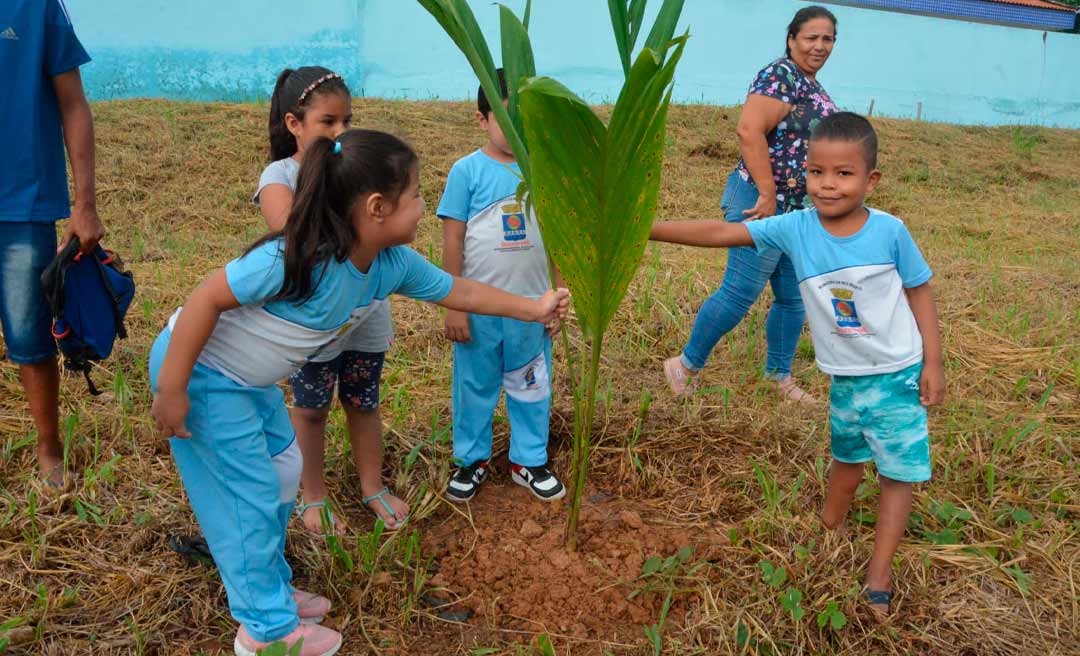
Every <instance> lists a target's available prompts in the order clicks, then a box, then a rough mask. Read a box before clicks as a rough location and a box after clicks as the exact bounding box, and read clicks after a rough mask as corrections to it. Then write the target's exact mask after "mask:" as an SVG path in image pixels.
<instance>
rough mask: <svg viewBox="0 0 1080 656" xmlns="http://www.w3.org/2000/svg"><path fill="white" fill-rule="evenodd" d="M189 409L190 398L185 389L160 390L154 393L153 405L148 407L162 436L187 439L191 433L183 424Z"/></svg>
mask: <svg viewBox="0 0 1080 656" xmlns="http://www.w3.org/2000/svg"><path fill="white" fill-rule="evenodd" d="M189 410H191V400H190V399H188V395H187V390H181V391H179V392H164V391H162V392H158V393H157V394H155V395H154V405H153V406H152V407H151V409H150V415H151V416H152V417H153V418H154V423H155V424H156V425H157V429H158V432H159V433H161V435H162V437H179V438H183V439H187V438H189V437H191V433H190V432H188V429H187V427H185V426H184V419H185V418H186V417H187V415H188V411H189Z"/></svg>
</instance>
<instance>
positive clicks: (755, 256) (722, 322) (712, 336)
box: [682, 171, 806, 380]
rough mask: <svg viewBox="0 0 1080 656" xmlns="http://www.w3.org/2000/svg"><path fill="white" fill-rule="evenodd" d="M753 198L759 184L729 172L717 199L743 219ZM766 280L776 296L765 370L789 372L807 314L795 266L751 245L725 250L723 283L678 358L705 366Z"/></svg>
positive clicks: (731, 217) (779, 374) (776, 375)
mask: <svg viewBox="0 0 1080 656" xmlns="http://www.w3.org/2000/svg"><path fill="white" fill-rule="evenodd" d="M757 199H758V189H757V186H756V185H755V184H754V183H753V182H752V181H750V180H743V179H742V176H741V175H739V173H738V171H735V172H732V174H731V175H730V176H728V180H727V185H726V186H725V187H724V197H723V199H722V200H721V201H720V209H721V210H722V211H723V212H724V220H725V221H728V222H731V223H740V222H742V221H743V220H744V216H743V210H748V209H750V208H751V207H753V206H754V204H755V203H757ZM766 284H770V285H772V290H773V296H775V300H774V301H773V304H772V308H771V309H770V310H769V318H768V320H767V321H766V322H765V337H766V341H767V344H768V355H767V357H766V360H765V375H766V377H768V378H772V379H776V380H781V379H784V378H787V377H788V376H790V375H791V362H792V360H794V358H795V348H796V346H797V345H798V343H799V335H800V334H801V333H802V326H803V320H804V319H805V316H806V313H805V311H804V310H803V303H802V297H800V296H799V281H798V280H797V278H796V276H795V267H794V266H792V264H791V260H790V259H789V258H788V256H787V255H784V254H783V253H781V252H780V251H777V250H772V249H769V250H764V251H758V250H757V249H755V248H753V247H740V248H732V249H730V251H729V252H728V263H727V268H726V270H725V271H724V282H723V283H722V284H721V285H720V289H718V290H716V291H715V292H714V293H713V295H712V296H710V297H709V298H707V299H705V302H704V303H703V304H702V306H701V309H700V310H698V313H697V318H695V319H694V329H693V331H692V332H691V333H690V341H688V342H687V343H686V347H685V348H683V352H682V363H683V365H684V366H685V367H686V368H687V369H689V370H691V371H699V370H700V369H701V368H702V367H704V366H705V362H706V361H707V360H708V359H709V354H710V353H712V350H713V348H714V347H715V346H716V343H717V342H719V341H720V338H721V337H723V336H724V335H726V334H728V333H729V332H730V331H731V329H732V328H734V327H735V326H737V325H738V324H739V322H740V321H742V319H743V317H745V316H746V314H747V313H748V312H749V311H750V307H751V306H752V305H753V304H754V301H756V300H757V298H758V296H760V295H761V292H762V291H764V290H765V285H766Z"/></svg>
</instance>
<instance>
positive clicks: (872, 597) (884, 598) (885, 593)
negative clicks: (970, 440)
mask: <svg viewBox="0 0 1080 656" xmlns="http://www.w3.org/2000/svg"><path fill="white" fill-rule="evenodd" d="M863 597H865V598H866V601H867V602H868V603H869V604H870V605H871V606H885V607H886V608H889V609H891V607H892V592H890V591H889V590H864V591H863Z"/></svg>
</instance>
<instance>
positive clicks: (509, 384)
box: [453, 314, 551, 467]
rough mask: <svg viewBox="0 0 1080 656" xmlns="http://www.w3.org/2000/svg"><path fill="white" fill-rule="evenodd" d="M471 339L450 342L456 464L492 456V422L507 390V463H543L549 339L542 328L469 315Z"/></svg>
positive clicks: (548, 399)
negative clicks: (508, 417) (452, 347)
mask: <svg viewBox="0 0 1080 656" xmlns="http://www.w3.org/2000/svg"><path fill="white" fill-rule="evenodd" d="M469 330H470V332H471V334H472V340H471V341H469V342H468V343H466V344H454V391H453V401H454V460H455V462H458V463H460V464H462V465H470V464H472V463H474V462H476V461H478V460H487V459H488V458H490V457H491V418H492V414H493V413H494V412H495V406H496V405H498V403H499V392H500V391H501V390H503V389H505V390H506V410H507V414H509V415H510V461H511V462H513V463H515V464H518V465H524V466H526V467H535V466H538V465H543V464H545V463H546V462H547V443H548V423H549V422H550V418H551V375H550V372H551V338H550V337H548V335H547V332H546V330H545V328H544V326H543V325H541V324H538V323H526V322H522V321H516V320H514V319H504V318H502V317H490V316H486V315H478V314H470V315H469Z"/></svg>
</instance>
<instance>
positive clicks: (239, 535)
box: [150, 330, 303, 642]
mask: <svg viewBox="0 0 1080 656" xmlns="http://www.w3.org/2000/svg"><path fill="white" fill-rule="evenodd" d="M169 337H170V332H169V331H168V330H165V331H164V332H163V333H162V334H161V335H160V336H159V337H158V338H157V341H155V342H154V346H153V349H152V350H151V352H150V382H151V385H152V387H153V389H154V390H155V391H156V390H157V376H158V372H159V371H160V369H161V364H162V362H163V361H164V359H165V352H166V350H167V348H168V344H169ZM188 395H189V397H190V399H191V410H190V412H189V413H188V416H187V420H186V426H187V429H188V431H189V432H190V433H191V437H190V438H189V439H179V438H175V437H173V438H170V440H169V445H170V447H171V448H172V453H173V459H174V460H175V461H176V468H177V469H178V470H179V471H180V478H181V480H182V482H183V484H184V489H185V490H186V491H187V495H188V499H190V501H191V507H192V509H193V510H194V511H195V518H196V519H197V520H198V521H199V526H200V527H201V528H202V531H203V535H204V536H205V537H206V543H207V545H208V546H209V547H210V553H211V554H213V556H214V562H215V563H216V564H217V567H218V571H219V572H220V573H221V579H222V581H223V582H224V584H225V591H226V593H227V594H228V597H229V610H230V612H231V613H232V616H233V618H235V619H236V621H237V622H240V623H241V624H242V625H243V626H244V628H246V629H247V631H248V633H249V634H250V635H251V637H252V638H254V639H255V640H258V641H260V642H272V641H274V640H278V639H280V638H282V637H284V636H285V635H287V634H289V633H290V632H292V630H293V629H295V628H296V626H297V624H298V623H299V619H298V617H297V615H296V603H295V602H294V601H293V598H292V593H293V590H294V588H293V587H292V585H291V583H290V581H291V580H292V570H291V569H290V568H289V564H288V563H287V562H285V529H286V525H287V524H288V521H289V516H290V515H291V513H292V509H293V505H294V504H295V503H296V491H297V488H298V487H299V485H300V470H301V468H302V464H303V461H302V459H301V456H300V449H299V447H298V446H297V444H296V438H295V434H294V433H293V428H292V424H291V423H290V422H289V414H288V411H287V409H286V408H285V399H284V396H283V395H282V393H281V390H279V389H278V388H277V387H276V386H269V387H247V386H244V385H240V384H237V383H236V382H234V381H232V380H230V379H229V378H226V377H225V376H224V375H222V374H221V373H219V372H217V371H214V370H212V369H209V368H207V367H204V366H202V365H196V366H195V369H194V370H193V371H192V374H191V382H190V383H189V384H188Z"/></svg>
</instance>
